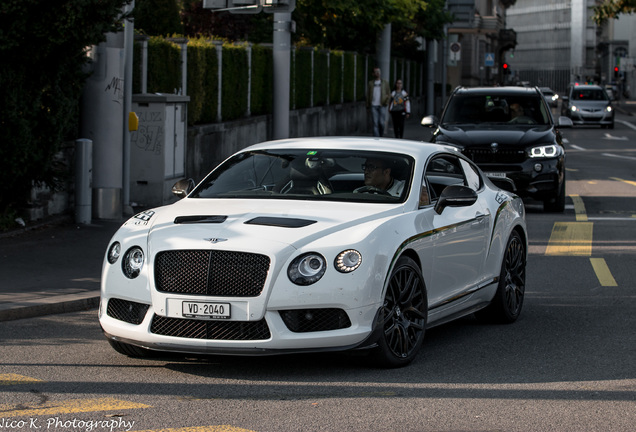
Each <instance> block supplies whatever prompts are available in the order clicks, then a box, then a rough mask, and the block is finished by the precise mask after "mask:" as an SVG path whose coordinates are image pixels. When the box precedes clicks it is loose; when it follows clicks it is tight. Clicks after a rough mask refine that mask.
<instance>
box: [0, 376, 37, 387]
mask: <svg viewBox="0 0 636 432" xmlns="http://www.w3.org/2000/svg"><path fill="white" fill-rule="evenodd" d="M34 382H44V381H42V380H40V379H37V378H31V377H28V376H24V375H18V374H0V385H15V384H27V383H34Z"/></svg>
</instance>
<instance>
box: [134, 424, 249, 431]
mask: <svg viewBox="0 0 636 432" xmlns="http://www.w3.org/2000/svg"><path fill="white" fill-rule="evenodd" d="M134 432H254V431H251V430H249V429H243V428H237V427H234V426H229V425H218V426H196V427H185V428H176V429H149V430H143V431H134Z"/></svg>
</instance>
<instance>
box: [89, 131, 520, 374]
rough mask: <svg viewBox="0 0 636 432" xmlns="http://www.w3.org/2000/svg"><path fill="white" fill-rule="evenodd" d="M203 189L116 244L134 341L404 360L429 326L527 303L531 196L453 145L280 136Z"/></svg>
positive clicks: (116, 286)
mask: <svg viewBox="0 0 636 432" xmlns="http://www.w3.org/2000/svg"><path fill="white" fill-rule="evenodd" d="M387 170H388V171H387ZM387 174H388V175H389V176H390V178H391V181H392V183H391V185H388V187H387V188H380V187H378V186H377V185H374V184H372V182H371V178H372V177H373V175H387ZM365 179H366V180H365ZM191 188H192V187H191V182H188V181H181V182H178V183H177V184H176V185H175V188H174V191H175V193H177V194H181V195H183V196H185V195H186V194H187V197H185V198H183V199H181V200H180V201H178V202H176V203H174V204H171V205H167V206H164V207H160V208H155V209H152V210H148V211H144V212H141V213H139V214H137V215H135V216H134V217H132V218H131V219H130V220H128V221H127V222H126V223H124V225H123V226H122V227H121V228H120V229H119V230H118V231H117V233H116V234H115V235H114V236H113V238H112V240H111V242H110V244H109V246H108V250H107V253H106V256H105V259H104V264H103V272H102V284H101V303H100V308H99V321H100V324H101V326H102V329H103V331H104V334H105V336H106V338H107V339H108V340H109V342H110V343H111V345H112V346H113V348H114V349H115V350H117V351H118V352H121V353H123V354H127V355H131V356H144V355H147V354H149V353H152V352H153V351H166V352H167V351H172V352H181V353H196V354H230V355H241V354H250V355H253V354H283V353H292V352H312V351H328V350H332V351H333V350H353V349H366V350H367V351H368V353H369V355H370V357H371V358H372V359H373V360H376V361H377V362H378V363H380V364H382V365H384V366H388V367H397V366H403V365H406V364H408V363H410V362H411V361H412V360H413V359H414V358H415V356H416V355H417V353H418V351H420V348H421V346H422V343H423V340H424V333H425V330H426V329H427V328H429V327H432V326H435V325H439V324H442V323H445V322H447V321H450V320H453V319H456V318H459V317H461V316H465V315H468V314H472V313H475V314H476V316H477V317H478V318H480V319H483V320H486V321H495V322H501V323H509V322H513V321H515V320H516V319H517V317H518V316H519V314H520V312H521V308H522V304H523V299H524V292H525V272H526V270H525V269H526V255H527V231H526V224H525V215H524V206H523V203H522V201H521V199H519V198H518V197H516V196H515V195H514V194H511V193H509V192H506V191H504V190H501V189H498V188H497V187H495V186H494V185H493V184H492V183H491V182H490V181H489V180H488V179H487V178H486V177H485V176H484V175H483V173H482V172H481V171H480V170H479V168H477V167H476V166H475V165H474V164H473V163H472V162H470V161H469V160H468V159H467V158H465V157H464V156H462V155H461V154H460V153H459V152H458V151H456V150H455V149H453V148H451V147H446V146H442V145H438V144H426V143H421V142H415V141H407V140H394V139H377V138H303V139H288V140H281V141H274V142H266V143H262V144H259V145H255V146H251V147H249V148H246V149H244V150H242V151H240V152H238V153H237V154H235V155H233V156H231V157H230V158H228V159H227V160H226V161H225V162H223V163H222V164H221V165H219V166H218V167H217V168H216V169H215V170H213V171H212V172H211V173H210V174H209V175H208V176H207V177H206V178H205V179H204V180H203V181H202V182H201V183H199V185H197V186H196V187H195V188H194V189H193V190H190V189H191ZM385 189H388V191H387V190H385Z"/></svg>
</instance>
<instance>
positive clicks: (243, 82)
mask: <svg viewBox="0 0 636 432" xmlns="http://www.w3.org/2000/svg"><path fill="white" fill-rule="evenodd" d="M219 47H220V48H219ZM219 52H220V53H221V55H222V68H223V70H222V80H223V83H222V86H221V91H222V94H221V113H220V114H221V115H220V118H221V119H222V120H223V121H227V120H235V119H239V118H243V117H245V116H246V115H248V114H249V115H267V114H271V113H272V111H273V103H274V98H273V73H274V72H273V51H272V48H271V46H264V45H253V46H251V78H250V75H249V68H248V61H249V55H250V54H249V50H248V45H247V44H230V43H223V44H221V42H219V41H212V40H208V39H203V38H192V39H189V40H188V46H187V58H188V60H187V61H188V65H187V71H188V77H187V87H188V88H187V94H188V96H190V103H189V105H188V123H189V124H190V125H193V124H206V123H213V122H216V121H218V119H219V113H218V106H219V94H218V92H219V81H218V76H219V70H218V66H219V65H218V54H219ZM312 56H313V68H314V70H313V82H312V79H311V77H312ZM134 61H135V65H134V69H133V92H135V93H139V92H140V90H141V73H140V71H141V43H139V42H138V43H136V44H135V51H134ZM367 62H369V59H368V57H367V56H364V55H360V54H357V53H354V52H343V51H330V52H329V51H326V50H318V49H316V48H309V47H302V48H297V49H296V50H295V51H294V52H293V56H292V58H291V71H290V73H291V76H290V86H291V88H290V108H292V109H302V108H309V107H311V106H322V105H326V104H339V103H341V102H345V103H348V102H355V101H364V100H365V97H366V95H365V91H366V84H367V82H368V80H369V79H370V78H371V77H370V76H369V74H370V73H371V70H370V68H369V70H367ZM422 67H423V65H422V64H421V63H418V62H414V61H413V62H404V61H403V60H402V59H398V60H397V61H391V67H390V72H389V76H390V84H391V86H393V83H394V82H395V78H396V77H399V78H402V79H404V80H405V86H407V87H408V86H410V87H411V88H406V91H408V92H409V94H411V95H412V96H416V95H420V94H421V89H422V87H423V85H422V83H420V82H419V76H420V72H421V70H422V69H421V68H422ZM407 68H408V69H407ZM407 71H408V74H407ZM407 76H409V78H410V80H409V81H408V82H407ZM250 82H251V84H250ZM354 82H355V87H354V85H353V83H354ZM248 85H250V87H249V106H248ZM180 86H181V53H180V46H179V45H178V44H176V43H174V42H171V41H170V40H167V39H164V38H160V37H151V38H149V39H148V92H149V93H174V92H175V90H178V89H179V88H180ZM312 94H313V101H312ZM248 108H249V110H248Z"/></svg>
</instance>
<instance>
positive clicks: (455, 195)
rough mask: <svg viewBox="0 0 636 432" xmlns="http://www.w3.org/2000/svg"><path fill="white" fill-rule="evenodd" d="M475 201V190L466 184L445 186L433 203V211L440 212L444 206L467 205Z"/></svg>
mask: <svg viewBox="0 0 636 432" xmlns="http://www.w3.org/2000/svg"><path fill="white" fill-rule="evenodd" d="M476 202H477V192H475V191H474V190H472V189H471V188H469V187H466V186H458V185H453V186H447V187H446V188H445V189H444V190H443V191H442V194H441V195H440V196H439V198H438V200H437V204H435V212H437V214H442V212H443V211H444V209H445V208H446V207H469V206H471V205H473V204H475V203H476Z"/></svg>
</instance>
